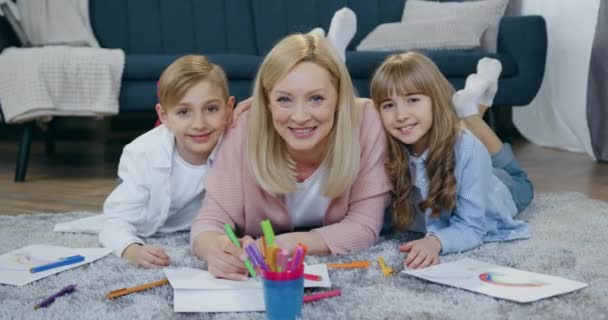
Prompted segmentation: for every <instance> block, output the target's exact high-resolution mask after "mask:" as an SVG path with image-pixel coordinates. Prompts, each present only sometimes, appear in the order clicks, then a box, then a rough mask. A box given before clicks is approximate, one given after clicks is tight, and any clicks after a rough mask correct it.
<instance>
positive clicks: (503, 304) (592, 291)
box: [0, 193, 608, 319]
mask: <svg viewBox="0 0 608 320" xmlns="http://www.w3.org/2000/svg"><path fill="white" fill-rule="evenodd" d="M86 215H87V213H69V214H25V215H0V253H4V252H7V251H10V250H13V249H17V248H20V247H23V246H26V245H29V244H36V243H47V244H54V245H63V246H71V247H94V246H96V245H97V240H96V237H94V236H89V235H80V234H67V233H63V234H62V233H54V232H52V229H53V225H54V224H55V223H56V222H63V221H68V220H72V219H74V218H78V217H84V216H86ZM89 215H90V213H89ZM521 218H522V219H523V220H526V221H528V222H529V223H530V225H531V230H532V235H533V236H532V238H531V239H529V240H524V241H515V242H510V243H494V244H486V245H484V246H482V247H481V248H479V249H476V250H473V251H469V252H466V253H463V254H456V255H450V256H446V257H443V258H442V260H443V261H451V260H454V259H460V258H463V257H471V258H474V259H479V260H482V261H487V262H490V263H496V264H499V265H503V266H508V267H514V268H520V269H523V270H528V271H534V272H540V273H546V274H550V275H555V276H561V277H566V278H569V279H572V280H577V281H582V282H587V283H589V287H587V288H585V289H582V290H580V291H577V292H574V293H570V294H566V295H561V296H558V297H554V298H549V299H545V300H541V301H538V302H534V303H530V304H518V303H515V302H509V301H504V300H497V299H494V298H491V297H488V296H484V295H480V294H475V293H471V292H467V291H463V290H459V289H455V288H451V287H447V286H442V285H438V284H433V283H429V282H425V281H423V280H420V279H417V278H412V277H408V276H403V275H397V276H394V277H391V278H384V277H383V276H382V273H381V271H380V269H379V268H378V266H377V264H376V263H374V264H373V265H372V267H371V268H369V269H364V270H350V271H338V270H330V276H331V278H332V283H333V286H334V287H335V288H341V289H342V292H343V294H342V296H341V297H338V298H333V299H329V300H324V301H319V302H316V303H314V304H309V305H305V306H304V308H303V318H304V319H608V267H607V266H606V263H607V262H608V232H607V231H608V203H606V202H602V201H597V200H591V199H588V198H587V197H586V196H584V195H581V194H578V193H562V194H543V195H540V196H538V197H537V198H536V199H535V201H534V202H533V204H532V205H531V206H530V208H528V209H527V210H526V211H525V212H523V213H522V214H521ZM413 237H415V235H413V234H402V235H398V236H391V237H387V238H383V239H382V241H381V242H380V243H379V244H377V245H376V246H374V247H372V248H370V249H368V250H366V251H364V252H360V253H358V254H353V255H349V256H338V257H336V256H334V257H316V258H313V259H310V260H308V262H309V263H318V262H328V261H332V262H337V261H343V262H345V261H352V260H373V261H374V262H375V261H376V259H377V257H378V255H382V256H383V257H384V259H385V260H386V261H387V262H388V263H389V264H390V265H391V266H393V267H396V268H397V269H401V268H400V267H399V266H400V265H401V261H402V256H401V255H400V254H399V253H398V252H397V250H396V246H397V244H398V243H400V242H402V241H404V240H406V239H411V238H413ZM149 242H151V243H156V244H159V245H162V246H164V247H166V248H168V252H169V254H170V256H171V257H172V261H174V263H175V265H176V266H190V267H204V265H203V264H202V263H201V262H199V261H197V260H196V259H194V258H193V257H192V256H191V254H190V249H189V247H188V234H187V233H182V234H177V235H172V236H168V237H158V238H152V239H150V240H149ZM162 277H163V272H162V271H161V270H142V269H137V268H135V267H131V266H128V265H126V264H125V263H124V262H123V261H121V260H120V259H118V258H117V257H115V256H108V257H105V258H102V259H101V260H99V261H97V262H94V263H92V264H88V265H86V266H84V267H79V268H75V269H72V270H68V271H66V272H62V273H59V274H57V275H54V276H50V277H48V278H45V279H42V280H39V281H37V282H34V283H31V284H28V285H26V286H23V287H13V286H6V285H0V305H1V307H0V319H172V318H174V319H264V317H265V314H264V313H234V314H203V313H201V314H177V313H174V312H173V290H172V288H171V287H170V286H163V287H159V288H155V289H152V290H149V291H145V292H141V293H136V294H131V295H128V296H124V297H121V298H118V299H115V300H108V299H106V298H105V294H106V293H107V292H109V291H111V290H114V289H118V288H121V287H126V286H133V285H137V284H141V283H144V282H148V281H153V280H156V279H159V278H162ZM71 283H77V284H78V291H77V292H75V293H74V294H71V295H68V296H64V297H62V298H59V299H57V300H56V302H55V303H54V304H53V305H51V306H50V307H48V308H44V309H40V310H37V311H34V310H33V309H32V307H33V306H34V305H35V304H36V303H37V302H39V301H40V300H42V299H43V298H44V297H46V296H48V295H50V294H52V293H54V292H55V291H56V290H58V289H59V288H62V287H64V286H66V285H68V284H71Z"/></svg>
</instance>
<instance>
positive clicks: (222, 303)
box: [164, 264, 331, 312]
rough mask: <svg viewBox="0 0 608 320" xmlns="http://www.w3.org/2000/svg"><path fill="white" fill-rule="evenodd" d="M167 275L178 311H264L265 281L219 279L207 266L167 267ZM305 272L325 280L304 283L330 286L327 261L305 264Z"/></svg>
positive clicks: (312, 285)
mask: <svg viewBox="0 0 608 320" xmlns="http://www.w3.org/2000/svg"><path fill="white" fill-rule="evenodd" d="M164 271H165V275H166V276H167V279H169V283H171V286H172V287H173V289H174V293H173V310H174V311H175V312H249V311H264V310H266V305H265V304H264V290H263V288H262V282H261V281H258V280H255V279H253V278H249V279H247V280H246V281H232V280H225V279H217V278H215V277H214V276H212V275H211V273H209V272H208V271H206V270H200V269H193V268H179V269H174V268H165V269H164ZM304 272H305V273H309V274H314V275H319V276H321V278H322V281H308V280H305V281H304V287H306V288H313V287H323V288H330V287H331V281H330V279H329V273H328V272H327V265H325V264H316V265H305V268H304Z"/></svg>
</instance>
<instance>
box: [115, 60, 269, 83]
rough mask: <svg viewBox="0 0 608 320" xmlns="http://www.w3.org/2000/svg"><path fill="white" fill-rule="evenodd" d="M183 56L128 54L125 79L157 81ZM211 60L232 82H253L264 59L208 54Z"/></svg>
mask: <svg viewBox="0 0 608 320" xmlns="http://www.w3.org/2000/svg"><path fill="white" fill-rule="evenodd" d="M181 56H182V55H181V54H127V55H126V60H125V61H126V62H125V71H124V75H123V78H124V79H126V80H153V81H155V80H157V79H158V78H160V75H161V73H162V72H163V70H165V68H167V67H168V66H169V65H170V64H171V63H172V62H173V61H175V60H177V59H178V58H179V57H181ZM205 56H206V57H207V58H209V60H211V61H212V62H214V63H216V64H217V65H219V66H220V67H222V68H223V69H224V71H225V72H226V76H227V77H228V79H230V80H242V79H245V80H253V79H254V78H255V75H256V72H257V70H258V67H259V65H260V64H261V62H262V57H260V56H254V55H246V54H208V55H205Z"/></svg>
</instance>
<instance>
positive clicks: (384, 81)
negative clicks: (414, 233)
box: [371, 52, 460, 229]
mask: <svg viewBox="0 0 608 320" xmlns="http://www.w3.org/2000/svg"><path fill="white" fill-rule="evenodd" d="M405 94H408V95H409V94H423V95H426V96H428V97H430V98H431V103H432V115H433V120H432V125H431V128H430V129H429V132H428V135H429V138H430V139H429V148H428V158H427V160H426V162H425V164H426V169H427V174H428V176H429V180H430V184H429V195H428V197H427V199H426V200H424V201H423V202H422V203H420V208H421V209H422V210H426V209H427V208H431V209H432V215H433V216H437V215H438V214H439V213H440V210H441V209H445V210H453V209H454V207H455V206H456V178H455V176H454V167H455V155H454V146H455V144H456V140H457V138H458V134H459V132H460V125H459V120H458V117H457V116H456V112H455V111H454V107H453V105H452V96H453V95H454V89H453V87H452V85H451V84H450V83H449V82H448V80H447V79H446V78H445V77H444V76H443V75H442V74H441V72H440V71H439V69H438V68H437V66H436V65H435V64H434V63H433V61H431V60H430V59H429V58H427V57H426V56H424V55H422V54H420V53H416V52H407V53H402V54H397V55H393V56H390V57H388V58H387V59H386V60H385V61H384V62H383V63H382V64H381V65H380V67H378V69H377V70H376V72H375V73H374V77H373V78H372V83H371V96H372V100H373V101H374V104H375V105H376V107H377V108H380V103H381V102H382V101H383V100H385V99H386V98H388V97H390V96H391V95H405ZM387 134H388V133H387ZM388 140H389V152H388V154H389V156H388V160H387V163H386V168H387V171H388V173H389V176H390V177H391V181H392V183H393V196H394V201H393V222H394V224H395V225H396V226H397V227H398V228H401V229H403V228H407V227H408V226H409V225H411V223H412V222H413V219H414V211H413V207H412V206H413V205H418V204H412V203H410V200H409V196H410V192H411V188H412V181H411V180H410V174H411V173H410V170H409V154H408V152H405V151H404V148H403V143H402V142H401V141H399V140H397V139H396V138H394V137H392V136H390V135H389V139H388Z"/></svg>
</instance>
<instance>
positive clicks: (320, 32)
mask: <svg viewBox="0 0 608 320" xmlns="http://www.w3.org/2000/svg"><path fill="white" fill-rule="evenodd" d="M308 33H309V34H317V35H319V36H321V37H323V38H325V30H323V28H320V27H317V28H314V29H312V30H310V31H309V32H308Z"/></svg>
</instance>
